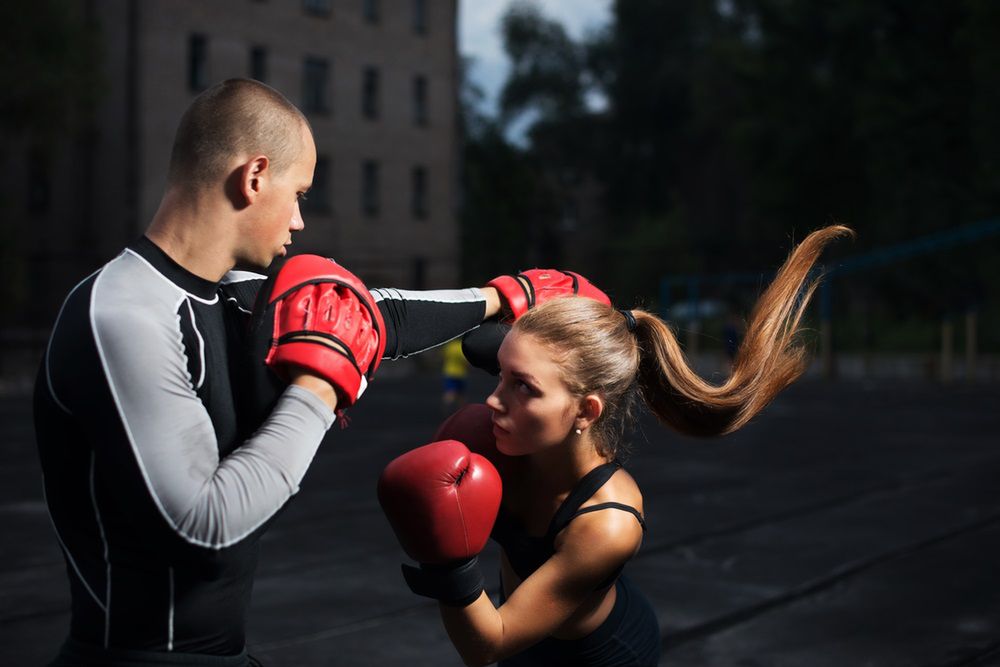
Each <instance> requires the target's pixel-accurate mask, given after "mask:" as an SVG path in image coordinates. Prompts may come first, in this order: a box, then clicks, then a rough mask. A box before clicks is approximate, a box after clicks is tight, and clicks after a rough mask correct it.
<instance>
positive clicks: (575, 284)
mask: <svg viewBox="0 0 1000 667" xmlns="http://www.w3.org/2000/svg"><path fill="white" fill-rule="evenodd" d="M486 284H487V285H488V286H490V287H495V288H496V290H497V291H498V292H500V294H502V295H503V298H504V299H505V300H506V301H507V305H508V307H509V308H510V311H511V313H512V314H513V318H512V319H515V320H516V319H517V318H519V317H521V315H523V314H524V313H525V312H527V311H528V310H529V309H531V308H534V307H535V306H537V305H538V304H541V303H545V302H546V301H549V300H550V299H555V298H558V297H561V296H574V295H577V296H585V297H588V298H590V299H594V300H595V301H600V302H601V303H604V304H607V305H609V306H610V305H611V299H609V298H608V295H607V294H605V293H604V292H602V291H601V290H599V289H598V288H597V287H595V286H594V284H593V283H591V282H590V281H589V280H587V279H586V278H584V277H583V276H581V275H580V274H579V273H574V272H572V271H559V270H556V269H530V270H528V271H522V272H521V273H519V274H517V275H516V276H497V277H496V278H494V279H493V280H491V281H490V282H488V283H486Z"/></svg>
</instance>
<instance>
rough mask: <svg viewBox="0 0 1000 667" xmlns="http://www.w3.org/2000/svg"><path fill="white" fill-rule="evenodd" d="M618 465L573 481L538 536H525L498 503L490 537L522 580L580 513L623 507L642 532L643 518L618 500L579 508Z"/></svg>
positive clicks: (552, 551) (608, 465) (600, 468)
mask: <svg viewBox="0 0 1000 667" xmlns="http://www.w3.org/2000/svg"><path fill="white" fill-rule="evenodd" d="M621 467H622V466H621V463H619V462H617V461H613V462H611V463H604V464H602V465H599V466H597V467H596V468H594V469H593V470H591V471H590V472H588V473H587V474H586V475H584V476H583V479H581V480H580V481H579V482H577V483H576V486H574V487H573V490H572V491H570V493H569V495H568V496H566V500H564V501H563V502H562V504H561V505H560V506H559V509H557V510H556V513H555V514H554V515H553V516H552V521H551V522H550V523H549V529H548V530H547V531H546V532H545V535H542V536H541V537H536V536H533V535H528V534H527V532H525V530H524V526H523V525H521V522H520V521H519V520H518V519H517V518H516V517H514V516H512V515H511V514H510V513H509V512H507V511H506V510H505V509H504V506H503V505H502V504H501V505H500V511H499V512H498V513H497V520H496V523H495V524H494V525H493V532H492V533H491V535H490V536H491V537H492V538H493V539H494V540H495V541H496V542H497V544H499V545H500V546H501V547H503V550H504V553H505V554H506V555H507V560H508V561H509V562H510V565H511V567H512V568H513V569H514V572H516V573H517V576H519V577H520V578H521V580H522V581H523V580H525V579H527V578H528V577H529V576H531V573H532V572H534V571H535V570H537V569H538V568H539V567H541V565H542V563H544V562H545V561H547V560H548V559H549V558H551V557H552V556H553V555H554V554H555V552H556V550H555V540H556V536H557V535H558V534H559V533H560V531H562V529H563V528H565V527H566V526H567V525H569V522H570V521H572V520H573V519H575V518H576V517H578V516H580V515H581V514H587V513H588V512H596V511H598V510H603V509H617V510H623V511H625V512H629V513H631V514H634V515H635V518H636V519H638V520H639V525H640V526H642V532H643V533H645V532H646V522H645V521H643V518H642V515H641V514H639V511H638V510H636V509H635V508H634V507H630V506H628V505H623V504H621V503H613V502H608V503H599V504H597V505H591V506H590V507H584V508H583V509H580V506H581V505H582V504H584V503H585V502H587V501H588V500H589V499H590V497H591V496H593V495H594V494H595V493H596V492H597V490H598V489H600V488H601V487H602V486H604V484H605V483H606V482H607V481H608V480H609V479H611V476H612V475H613V474H615V472H616V471H617V470H618V469H619V468H621ZM624 567H625V564H624V563H622V565H621V567H619V568H618V569H617V570H616V571H615V572H613V573H612V574H611V576H610V577H609V578H608V579H607V580H606V581H604V582H602V583H601V585H600V586H598V587H597V589H596V590H601V589H603V588H607V587H608V586H610V585H611V584H613V583H614V581H615V579H617V578H618V575H619V574H621V571H622V569H624Z"/></svg>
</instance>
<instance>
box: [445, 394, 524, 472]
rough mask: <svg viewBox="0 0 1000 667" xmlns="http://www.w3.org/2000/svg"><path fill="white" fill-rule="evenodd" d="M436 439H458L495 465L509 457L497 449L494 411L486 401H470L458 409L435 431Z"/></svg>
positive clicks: (501, 463)
mask: <svg viewBox="0 0 1000 667" xmlns="http://www.w3.org/2000/svg"><path fill="white" fill-rule="evenodd" d="M434 440H435V441H438V440H458V441H459V442H461V443H463V444H464V445H465V446H466V447H468V448H469V450H470V451H472V452H474V453H476V454H480V455H482V456H484V457H486V459H487V460H488V461H489V462H490V463H492V464H493V465H494V466H502V465H503V463H504V460H505V459H507V458H509V457H508V456H507V455H506V454H501V453H500V452H499V451H498V450H497V439H496V436H495V435H493V411H492V410H490V408H489V406H487V405H486V404H485V403H469V404H468V405H465V406H462V407H461V408H459V409H458V410H456V411H455V412H454V413H453V414H452V415H451V416H450V417H448V418H447V419H446V420H444V422H442V424H441V425H440V426H438V430H437V431H436V432H435V433H434Z"/></svg>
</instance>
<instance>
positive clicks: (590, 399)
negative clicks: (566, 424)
mask: <svg viewBox="0 0 1000 667" xmlns="http://www.w3.org/2000/svg"><path fill="white" fill-rule="evenodd" d="M603 413H604V399H603V398H601V397H600V396H598V395H597V394H587V395H586V396H584V397H583V398H581V399H580V411H579V413H577V415H576V420H575V423H574V428H578V429H580V430H586V429H588V428H590V427H591V426H593V425H594V422H596V421H597V420H598V419H599V418H600V416H601V415H602V414H603Z"/></svg>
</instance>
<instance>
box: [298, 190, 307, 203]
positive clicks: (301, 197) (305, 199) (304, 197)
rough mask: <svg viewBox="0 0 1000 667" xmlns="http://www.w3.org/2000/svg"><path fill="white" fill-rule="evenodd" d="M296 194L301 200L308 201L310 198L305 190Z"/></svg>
mask: <svg viewBox="0 0 1000 667" xmlns="http://www.w3.org/2000/svg"><path fill="white" fill-rule="evenodd" d="M295 196H296V197H297V198H298V200H299V201H308V199H309V197H306V193H304V192H296V193H295Z"/></svg>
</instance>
